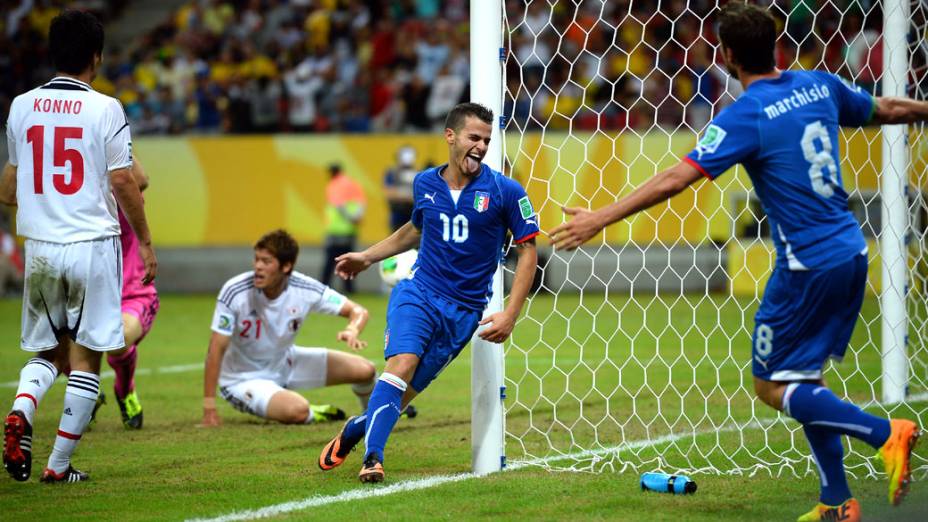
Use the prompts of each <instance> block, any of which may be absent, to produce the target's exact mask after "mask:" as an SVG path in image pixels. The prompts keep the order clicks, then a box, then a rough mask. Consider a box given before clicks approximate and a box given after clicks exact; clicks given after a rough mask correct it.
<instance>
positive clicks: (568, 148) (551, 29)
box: [504, 0, 928, 476]
mask: <svg viewBox="0 0 928 522" xmlns="http://www.w3.org/2000/svg"><path fill="white" fill-rule="evenodd" d="M721 3H724V2H721ZM655 4H658V6H657V7H655ZM764 5H766V6H768V7H769V9H770V11H771V12H772V13H773V14H774V15H775V17H776V18H777V20H778V23H779V24H780V27H781V29H782V32H781V35H782V36H781V37H780V39H779V42H778V45H777V62H778V66H779V67H781V68H801V69H822V70H827V71H831V72H835V73H839V74H841V75H842V76H844V77H846V78H848V79H850V80H851V81H853V82H855V83H857V84H858V85H859V86H861V87H863V88H864V89H867V90H869V91H871V92H873V93H876V94H879V88H880V86H879V82H880V78H881V75H882V61H883V56H882V38H881V31H882V17H883V5H882V3H881V2H880V1H876V0H874V1H853V2H844V1H839V0H825V1H817V2H813V1H803V0H794V1H775V2H767V3H765V4H764ZM908 7H909V10H910V15H911V16H910V17H909V19H910V20H911V31H910V34H909V38H908V41H909V42H910V46H909V56H910V60H909V64H910V68H909V82H910V86H911V87H910V89H909V95H910V96H912V97H916V98H922V99H924V98H925V97H926V94H928V78H926V74H928V73H926V63H928V62H926V57H928V44H926V33H925V31H926V17H928V2H925V1H923V0H912V1H910V2H909V5H908ZM717 9H718V6H717V2H715V1H707V0H705V1H704V0H690V1H689V2H683V1H663V2H640V1H609V2H604V1H599V0H593V1H582V2H581V1H553V0H551V1H548V0H531V1H524V2H520V1H509V2H505V3H504V11H505V12H504V46H505V47H506V51H507V52H506V54H505V63H504V71H505V72H504V86H505V87H504V112H505V116H506V120H505V123H504V126H505V134H504V135H505V138H504V142H505V143H504V168H505V169H506V171H507V174H508V175H511V176H513V177H514V178H516V179H518V180H519V181H521V182H522V183H523V185H525V186H526V188H527V190H528V192H529V195H530V196H531V198H532V201H533V202H534V204H535V207H536V210H537V211H538V214H539V217H540V220H541V224H542V227H543V228H545V229H550V228H551V227H553V226H554V224H556V223H560V222H561V220H562V214H561V207H562V206H579V207H585V208H596V207H600V206H602V205H605V204H608V203H611V202H613V201H615V200H616V199H617V198H619V197H620V196H622V195H624V194H627V193H629V192H630V191H631V190H632V189H633V188H634V187H637V186H638V185H640V184H641V183H642V182H643V181H644V180H646V179H647V178H649V177H651V176H653V175H654V174H655V173H656V172H658V171H659V170H660V169H662V168H666V167H669V166H671V165H673V164H675V163H676V162H678V161H679V159H680V157H682V156H683V155H685V154H686V153H687V152H689V151H690V150H691V149H692V147H693V145H694V143H695V140H696V136H697V135H699V133H700V132H701V131H702V130H703V129H704V128H705V127H706V125H707V123H708V122H709V120H710V119H711V118H712V116H713V115H715V114H717V113H718V112H719V110H721V109H722V108H724V107H725V106H726V105H728V104H730V103H731V102H732V101H733V100H734V99H735V98H736V97H737V96H738V95H739V94H740V92H741V88H740V85H739V84H738V83H737V82H736V81H734V80H733V79H732V78H730V77H729V76H728V75H727V74H726V72H725V70H724V69H723V67H722V66H721V65H720V64H721V62H720V57H719V55H718V42H717V39H716V36H715V27H714V19H715V13H716V12H717ZM910 130H911V132H910V145H911V146H910V152H911V159H912V161H911V166H910V168H909V185H908V191H909V197H908V203H909V210H910V223H911V225H912V227H911V230H910V232H909V234H908V236H907V245H908V255H909V267H910V270H909V281H910V289H909V292H908V294H907V295H908V298H907V300H908V302H907V308H908V314H909V320H910V322H909V329H908V332H909V343H908V353H909V359H910V368H909V373H910V375H909V392H910V400H909V401H907V403H905V404H902V405H898V406H895V407H893V408H889V407H888V406H885V405H882V404H880V403H879V402H878V401H879V398H880V386H881V357H880V353H881V347H880V343H881V338H880V329H881V323H880V304H879V300H878V299H877V297H876V296H877V295H878V292H879V291H880V267H879V254H880V248H879V236H880V230H881V214H880V205H881V201H880V193H879V190H878V188H879V172H880V169H881V154H882V151H881V134H880V131H879V129H878V128H872V129H848V130H845V131H844V132H843V133H842V137H841V157H842V162H841V169H842V176H843V181H844V185H845V187H846V188H847V189H848V192H849V193H850V194H851V197H850V205H851V208H852V209H853V211H854V212H855V214H856V215H857V217H858V219H859V221H860V223H861V227H862V230H863V232H864V235H865V236H866V239H867V241H868V245H869V248H870V260H871V267H870V275H869V282H868V286H869V288H868V295H867V298H866V300H865V303H864V307H863V310H862V312H861V316H860V320H859V321H858V324H857V328H856V329H855V333H854V336H853V339H852V341H851V343H850V347H849V349H848V352H847V355H846V357H845V361H844V363H843V364H838V365H829V367H828V369H827V371H826V377H825V378H826V380H827V382H828V383H829V385H830V386H831V387H832V389H834V390H835V392H836V393H837V394H838V395H839V396H843V397H847V398H849V399H850V400H853V401H854V402H855V403H857V404H860V405H865V406H867V407H868V408H870V411H873V412H882V413H884V414H890V413H891V414H893V415H895V416H906V417H910V418H920V419H921V420H922V421H923V423H924V421H925V420H928V403H926V400H928V347H926V336H928V306H926V284H928V255H926V254H928V252H926V247H928V243H926V240H928V238H926V232H925V222H926V219H925V215H926V210H928V203H926V202H928V198H926V195H925V189H926V188H928V150H926V148H928V137H926V136H925V135H924V131H925V129H924V127H921V126H913V127H911V128H910ZM541 251H542V252H543V253H544V254H543V255H542V256H541V260H540V266H541V268H542V270H541V271H540V272H541V276H540V278H539V281H537V282H536V283H537V285H536V287H537V288H536V290H534V291H533V293H532V295H531V296H530V299H529V301H528V303H527V305H526V307H525V310H524V311H523V316H522V317H521V319H520V321H519V323H518V325H517V327H516V330H515V333H514V335H513V337H512V340H511V341H510V342H509V343H508V344H507V345H506V348H505V353H506V386H507V388H508V399H507V402H506V442H507V446H506V448H507V453H508V455H509V458H510V459H511V460H516V461H521V462H527V463H530V464H536V465H540V466H545V467H547V468H549V469H558V470H583V471H594V472H602V471H623V470H635V471H647V470H652V469H664V470H672V471H678V470H686V471H691V472H692V471H705V472H714V473H753V472H757V471H764V472H769V473H773V474H783V473H791V474H793V475H797V476H800V475H805V474H811V473H814V472H815V465H814V463H813V462H812V460H811V458H810V457H809V452H808V449H807V445H806V441H805V439H804V437H803V434H802V431H801V429H800V426H799V425H798V423H796V422H795V421H792V420H790V419H787V418H785V417H783V416H781V415H778V414H776V412H774V411H773V410H771V409H770V408H768V407H766V406H765V405H763V404H761V403H760V402H759V401H757V400H756V399H754V392H753V383H752V377H751V368H750V338H751V333H752V331H753V314H754V311H755V310H756V308H757V306H758V304H759V302H760V299H761V296H762V294H763V288H764V284H765V282H766V279H767V277H768V275H769V273H770V271H771V269H772V266H773V262H774V255H775V254H774V250H773V246H772V243H771V241H770V231H769V224H768V222H767V220H766V219H765V217H764V213H763V211H762V210H761V208H760V205H759V202H758V201H757V199H756V197H755V196H754V194H753V192H752V190H751V184H750V181H749V179H748V178H747V176H746V174H745V173H744V172H743V171H742V170H741V168H740V167H737V168H735V169H733V170H732V171H731V172H729V173H727V174H725V175H723V176H721V177H719V178H718V179H717V180H716V181H715V182H712V183H709V182H701V183H697V184H696V186H695V189H693V190H687V191H685V192H684V193H682V194H680V195H679V196H678V197H677V198H675V199H674V200H672V201H671V202H670V203H669V204H662V205H658V206H656V207H654V208H653V209H651V210H650V211H648V212H645V213H642V214H639V215H638V216H636V217H634V218H632V219H629V220H627V221H626V222H624V223H621V224H617V225H614V226H612V227H609V228H608V229H607V230H606V231H604V232H603V233H602V234H601V235H600V236H599V237H598V238H594V239H593V240H592V241H591V242H590V243H588V244H587V245H586V247H584V248H582V249H580V250H578V251H576V252H573V253H569V254H561V253H551V251H550V250H549V249H545V248H542V249H541ZM510 266H511V265H510ZM508 275H509V276H510V277H511V275H512V272H511V270H509V271H508ZM848 443H849V452H848V456H847V459H846V463H847V466H848V469H849V472H850V473H851V474H852V475H855V476H877V475H878V474H879V473H880V472H881V471H882V467H881V466H880V464H879V463H878V462H877V461H876V460H875V459H874V457H873V455H874V452H873V450H872V449H871V448H869V447H868V446H866V445H865V444H863V443H859V442H856V441H848ZM926 456H928V454H926V452H925V450H922V451H921V453H916V456H915V460H914V462H913V465H914V467H915V470H916V476H918V475H922V476H924V475H925V474H926V470H928V460H926Z"/></svg>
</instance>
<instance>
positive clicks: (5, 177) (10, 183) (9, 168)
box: [0, 163, 16, 206]
mask: <svg viewBox="0 0 928 522" xmlns="http://www.w3.org/2000/svg"><path fill="white" fill-rule="evenodd" d="M0 203H3V204H5V205H10V206H14V205H16V167H14V166H13V165H10V164H9V163H7V164H6V165H4V166H3V173H2V174H0Z"/></svg>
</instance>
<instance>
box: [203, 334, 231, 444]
mask: <svg viewBox="0 0 928 522" xmlns="http://www.w3.org/2000/svg"><path fill="white" fill-rule="evenodd" d="M230 340H231V337H229V336H227V335H222V334H220V333H216V332H213V335H212V336H210V338H209V351H207V352H206V364H205V366H204V368H203V423H202V425H203V426H219V425H220V424H222V420H221V419H220V418H219V413H218V412H217V411H216V386H218V385H219V369H220V368H221V367H222V358H223V357H224V356H225V354H226V349H228V348H229V342H230Z"/></svg>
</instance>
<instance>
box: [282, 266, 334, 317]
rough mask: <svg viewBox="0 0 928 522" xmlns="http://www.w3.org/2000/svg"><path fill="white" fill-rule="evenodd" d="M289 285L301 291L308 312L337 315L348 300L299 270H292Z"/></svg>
mask: <svg viewBox="0 0 928 522" xmlns="http://www.w3.org/2000/svg"><path fill="white" fill-rule="evenodd" d="M290 285H291V286H293V287H294V288H296V289H298V290H299V291H300V292H302V294H303V296H304V297H305V299H306V301H307V304H308V305H309V310H308V312H310V313H311V312H316V313H320V314H326V315H339V312H341V310H342V306H344V304H345V302H346V301H347V300H348V298H346V297H345V296H343V295H342V294H340V293H338V292H336V291H335V290H332V289H331V288H329V287H328V286H326V285H324V284H322V283H320V282H319V281H316V280H315V279H313V278H312V277H309V276H307V275H305V274H301V273H299V272H293V274H292V275H291V276H290Z"/></svg>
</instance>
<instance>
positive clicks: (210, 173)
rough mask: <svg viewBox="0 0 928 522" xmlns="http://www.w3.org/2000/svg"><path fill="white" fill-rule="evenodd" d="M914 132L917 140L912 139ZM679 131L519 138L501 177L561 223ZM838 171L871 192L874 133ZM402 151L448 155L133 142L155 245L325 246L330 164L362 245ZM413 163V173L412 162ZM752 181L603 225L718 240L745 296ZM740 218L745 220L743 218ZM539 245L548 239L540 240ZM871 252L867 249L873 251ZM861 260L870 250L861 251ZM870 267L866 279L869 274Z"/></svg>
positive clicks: (370, 236) (395, 140) (639, 234)
mask: <svg viewBox="0 0 928 522" xmlns="http://www.w3.org/2000/svg"><path fill="white" fill-rule="evenodd" d="M917 137H918V136H916V138H917ZM695 139H696V138H695V136H694V135H693V134H692V133H688V132H685V133H684V132H678V133H663V132H652V133H648V134H644V135H638V134H636V133H634V132H631V131H626V132H623V133H620V134H616V135H608V134H605V133H587V134H576V133H575V134H568V133H564V132H561V133H545V134H540V133H529V134H525V135H510V136H509V137H508V139H507V140H506V143H505V149H506V157H507V158H509V160H510V172H511V173H512V175H513V176H514V177H515V178H516V179H518V180H519V181H520V182H521V183H522V184H523V185H524V186H525V187H526V189H527V191H528V194H529V196H530V198H531V199H532V201H533V202H534V204H535V208H536V210H537V211H538V213H539V216H540V221H541V226H542V228H543V229H545V230H548V229H550V228H552V227H554V226H555V225H556V224H558V223H560V222H561V220H562V212H561V207H562V206H583V207H593V208H595V207H599V206H602V205H605V204H608V203H610V202H613V201H615V200H616V198H618V197H620V196H622V195H625V194H628V193H629V192H630V191H631V190H633V189H634V188H635V187H637V186H639V185H641V184H642V183H643V182H644V181H645V180H647V179H648V178H649V177H651V176H653V175H654V174H655V173H656V172H658V171H659V170H660V169H663V168H666V167H669V166H671V165H673V164H675V163H676V162H678V161H679V160H680V158H681V157H682V156H684V155H685V154H686V153H687V152H689V151H690V150H691V148H692V147H693V144H694V143H695ZM841 141H842V156H841V157H842V158H844V159H843V161H842V164H841V169H842V174H843V178H844V184H845V187H846V188H847V189H848V191H849V192H852V191H853V190H855V189H859V190H861V191H864V192H873V191H876V190H877V189H878V186H877V174H878V172H879V169H880V165H881V160H880V158H881V153H882V151H881V140H880V137H879V133H878V132H877V131H876V130H866V131H864V130H854V131H848V132H846V133H845V134H844V135H843V139H842V140H841ZM926 141H928V140H919V139H914V140H913V144H914V145H913V146H912V148H911V150H912V152H913V165H912V169H911V171H910V183H911V185H912V186H913V187H917V188H920V189H922V190H925V189H926V188H928V182H926V179H928V176H926V175H925V174H924V172H925V170H926V169H925V165H926V164H928V160H926V158H928V154H926V153H925V151H924V150H922V149H923V147H922V146H921V145H922V144H924V143H925V142H926ZM406 144H409V145H412V146H413V147H415V148H416V150H417V151H418V158H419V160H420V162H421V163H422V165H424V164H425V163H426V162H430V163H434V164H438V163H443V162H444V161H445V160H446V159H447V154H448V151H447V145H446V144H445V141H444V139H443V136H442V135H441V134H437V133H436V134H427V135H355V136H352V135H277V136H248V137H237V136H222V137H185V138H145V137H143V138H139V139H138V140H137V143H136V147H135V148H136V150H137V151H138V155H139V157H140V159H141V160H142V162H143V163H144V165H145V167H146V171H147V172H148V173H149V175H150V177H151V187H150V188H149V189H148V191H147V192H146V207H147V209H148V213H149V216H150V221H151V225H152V231H153V234H154V237H155V239H156V242H157V244H158V245H160V246H172V247H173V246H220V245H248V244H251V243H253V242H254V241H255V240H256V239H257V238H258V237H259V236H260V235H261V234H263V233H264V232H267V231H268V230H271V229H274V228H278V227H283V228H286V229H288V230H290V231H291V232H292V233H293V234H294V235H295V236H296V237H297V238H298V239H299V240H300V241H301V242H302V243H303V244H306V245H313V244H321V243H322V241H323V239H324V215H325V214H324V208H325V185H326V182H327V181H328V166H329V165H330V164H332V163H339V164H341V165H342V166H343V167H344V169H345V170H346V172H347V173H348V174H349V175H350V176H352V177H353V178H354V179H356V180H357V181H358V182H359V183H360V184H361V185H362V186H363V188H364V190H365V192H366V195H367V211H366V215H365V218H364V221H363V223H362V225H361V228H360V237H359V239H360V241H361V242H362V243H373V242H376V241H378V240H380V239H382V238H383V237H385V236H386V235H387V234H388V233H389V228H388V226H389V216H388V208H387V204H386V201H385V199H384V197H383V193H382V186H383V176H384V173H385V171H386V169H387V168H389V167H390V166H391V165H392V164H393V163H394V161H395V155H396V151H397V149H399V148H400V147H401V146H403V145H406ZM422 165H419V166H422ZM749 189H750V180H749V179H748V177H747V175H746V173H745V172H744V171H743V169H741V168H740V167H736V168H734V169H732V171H730V172H727V173H725V174H724V175H722V176H720V177H719V178H718V179H717V180H716V181H714V182H707V181H703V182H699V183H697V184H696V185H695V186H694V188H693V190H687V191H685V192H684V193H682V194H680V195H679V196H678V197H676V198H674V199H673V200H671V201H670V202H668V203H664V204H661V205H658V206H656V207H655V208H653V209H651V210H649V211H648V212H645V213H642V214H640V215H638V216H635V217H633V218H632V219H629V220H627V221H626V222H624V223H620V224H617V225H614V226H612V227H609V228H608V229H607V231H606V232H605V239H606V241H608V242H609V243H614V244H621V243H625V242H630V241H631V242H636V243H642V244H650V243H661V244H670V245H672V244H690V245H697V244H703V243H705V242H707V241H713V242H715V243H717V244H726V245H727V246H726V248H727V249H728V253H729V266H728V270H729V274H731V276H732V280H733V282H732V285H733V288H734V289H735V290H736V291H739V292H742V291H743V292H753V291H756V289H757V288H758V287H759V283H761V285H760V288H762V283H763V281H764V280H765V278H766V275H767V274H768V273H769V270H770V267H771V266H772V263H773V252H772V248H771V245H770V244H769V242H765V241H760V242H757V241H755V242H754V243H748V242H746V241H740V242H739V241H731V239H732V236H733V234H735V229H736V227H735V224H736V221H737V220H738V219H740V218H743V217H744V215H743V214H742V215H740V217H739V211H738V209H737V208H735V207H736V206H737V204H736V201H737V200H739V198H740V200H741V201H742V202H743V200H744V197H745V194H746V193H747V192H748V191H749ZM748 219H749V220H750V219H753V218H751V217H750V216H748ZM540 241H541V242H542V243H545V242H546V241H547V240H546V238H545V237H544V236H542V237H541V238H540ZM874 247H875V245H874ZM871 252H872V253H873V254H871V260H873V261H876V259H875V258H876V255H875V254H876V253H877V250H876V249H875V248H871ZM878 266H879V265H878V262H873V263H872V265H871V272H872V273H873V274H878V273H879V269H878Z"/></svg>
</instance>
